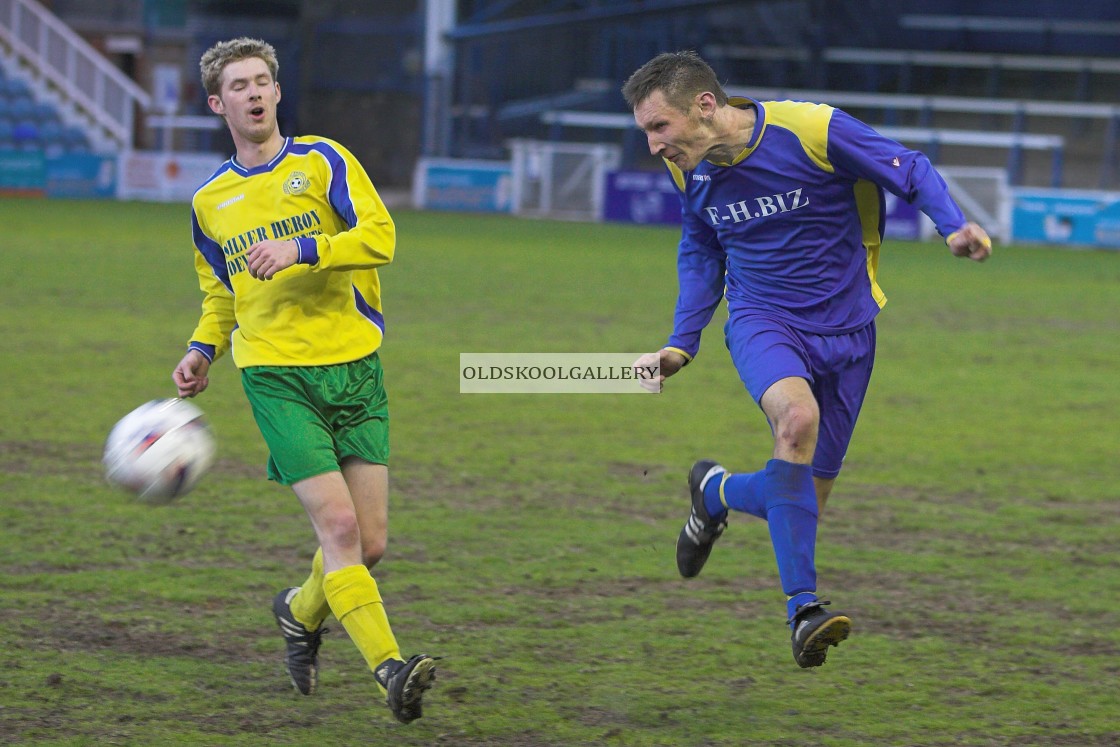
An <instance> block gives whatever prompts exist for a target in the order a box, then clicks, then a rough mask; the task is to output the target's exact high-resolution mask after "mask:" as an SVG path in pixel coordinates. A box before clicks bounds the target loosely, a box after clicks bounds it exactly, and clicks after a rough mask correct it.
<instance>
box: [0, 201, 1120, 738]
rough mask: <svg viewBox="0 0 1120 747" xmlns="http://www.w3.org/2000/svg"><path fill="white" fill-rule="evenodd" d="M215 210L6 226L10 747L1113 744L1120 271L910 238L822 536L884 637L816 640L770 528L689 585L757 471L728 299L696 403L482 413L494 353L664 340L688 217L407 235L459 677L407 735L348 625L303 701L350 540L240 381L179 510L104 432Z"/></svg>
mask: <svg viewBox="0 0 1120 747" xmlns="http://www.w3.org/2000/svg"><path fill="white" fill-rule="evenodd" d="M188 215H189V214H188V211H187V209H186V208H185V207H184V206H182V205H171V206H167V205H149V204H116V203H97V202H63V201H53V202H46V201H22V200H15V199H5V200H3V201H2V202H0V225H3V226H4V227H5V234H6V240H5V242H4V244H5V249H4V261H3V266H4V268H5V269H4V271H3V276H4V280H5V282H4V300H3V307H4V313H3V315H2V316H0V330H2V335H3V340H4V348H5V349H4V353H3V356H2V357H0V382H2V386H3V389H2V390H0V391H3V395H2V397H0V568H2V570H3V575H2V577H0V611H2V612H0V621H2V629H3V630H4V631H5V636H4V641H5V643H4V647H3V649H2V651H0V662H2V664H3V666H0V743H4V744H35V745H87V744H118V745H152V744H160V743H162V744H175V745H179V744H192V745H252V746H254V747H255V746H257V745H264V744H277V745H281V744H282V745H351V744H376V743H391V744H395V745H405V746H407V745H430V744H443V745H509V746H513V747H531V746H532V747H536V746H541V747H549V746H566V745H634V746H637V747H645V746H646V745H686V746H689V747H691V746H694V745H802V744H818V745H835V746H838V747H839V746H844V747H866V746H867V745H900V746H902V745H913V746H921V747H926V746H931V747H932V746H935V745H946V746H947V745H983V746H989V745H1008V746H1010V745H1017V746H1018V745H1070V746H1073V745H1077V746H1080V747H1103V746H1104V745H1114V744H1116V743H1117V742H1118V741H1120V719H1118V717H1117V713H1118V711H1117V709H1116V706H1115V702H1114V695H1115V694H1114V690H1115V688H1114V686H1113V683H1115V681H1116V679H1117V677H1118V675H1120V664H1118V661H1120V633H1118V632H1117V631H1118V629H1120V613H1118V610H1117V602H1116V600H1117V599H1118V598H1120V573H1118V571H1120V558H1118V553H1117V541H1116V537H1117V536H1118V532H1120V502H1118V501H1117V500H1116V499H1117V487H1116V485H1117V468H1116V463H1117V455H1118V453H1120V437H1118V436H1117V430H1116V423H1117V415H1118V413H1120V386H1118V385H1117V381H1118V378H1117V371H1120V254H1117V253H1109V252H1095V251H1070V250H1055V249H1037V248H1020V247H998V248H997V252H996V255H995V257H994V258H993V259H992V260H991V261H990V262H989V263H987V264H986V265H983V266H976V265H974V264H972V263H968V262H962V261H958V260H954V259H953V258H951V257H950V256H949V255H948V252H947V251H946V250H944V249H943V248H941V247H939V246H932V245H922V244H908V243H901V242H890V243H888V245H887V246H886V247H885V248H884V252H883V258H882V263H881V281H882V285H883V287H884V289H885V290H886V292H887V295H888V297H889V298H890V303H889V304H888V306H887V308H886V310H885V311H884V313H883V314H882V315H881V316H880V322H879V341H880V342H879V355H878V363H877V370H876V372H875V375H874V377H873V380H872V386H871V392H870V394H869V398H868V402H867V405H866V406H865V409H864V413H863V415H862V417H861V422H860V425H859V428H858V429H857V433H856V437H855V440H854V443H853V445H852V448H851V450H850V452H849V455H848V460H847V463H846V467H845V471H844V473H843V474H842V475H841V478H840V481H839V482H838V484H837V487H836V490H835V491H834V493H833V496H832V499H831V500H830V502H829V509H828V511H827V513H826V515H825V519H824V521H823V523H822V526H821V529H820V539H819V544H818V569H819V575H820V581H821V590H822V592H823V593H824V594H825V595H826V596H829V597H831V598H832V599H833V601H834V604H835V607H836V608H838V609H841V610H843V611H845V612H847V613H848V614H849V615H850V616H851V617H852V619H853V624H854V629H853V634H852V637H851V638H850V639H849V640H848V641H847V642H845V643H844V644H843V645H842V646H840V647H839V648H838V649H833V650H832V651H831V652H830V653H829V657H828V663H827V664H826V665H825V666H824V667H822V668H820V669H817V670H800V669H798V668H797V667H796V665H795V664H794V663H793V659H792V657H791V655H790V650H789V642H788V631H787V630H786V628H785V627H784V625H783V621H784V620H783V618H784V603H783V598H782V595H781V591H780V589H779V588H778V586H777V573H776V569H775V567H774V561H773V557H772V554H771V551H770V547H769V539H768V536H767V533H766V528H765V526H763V525H762V524H761V523H760V522H758V521H755V520H748V519H744V518H743V517H741V516H735V517H733V518H732V524H731V526H730V528H729V529H728V531H727V533H726V535H725V536H724V538H723V539H722V540H721V541H720V544H719V546H718V547H717V549H716V550H715V552H714V553H713V556H712V559H711V560H710V561H709V563H708V566H707V567H706V568H705V570H704V573H703V575H702V576H700V577H699V578H697V579H693V580H690V581H685V580H683V579H680V578H679V577H678V576H677V574H676V569H675V566H674V562H673V545H674V542H675V539H676V535H677V532H678V530H679V528H680V524H681V522H682V521H683V519H684V518H685V515H686V512H687V505H688V504H687V497H686V495H685V485H684V483H685V474H686V472H687V469H688V467H689V466H690V465H691V463H692V462H693V461H694V460H695V459H697V458H700V457H708V456H710V457H713V458H717V459H720V460H721V461H723V462H724V463H725V464H727V465H728V466H729V467H731V468H732V469H757V468H758V467H759V466H761V465H762V464H763V463H764V461H765V459H766V458H767V456H768V454H769V449H770V436H769V432H768V430H767V428H766V425H765V423H764V421H763V418H762V416H761V414H760V413H759V412H758V411H757V409H756V408H755V407H754V405H753V403H752V402H751V401H750V399H749V397H748V396H747V395H746V393H745V392H744V391H743V389H742V386H741V384H740V383H739V382H738V379H737V376H736V374H735V372H734V370H733V368H732V367H731V365H730V362H729V361H728V359H727V354H726V351H725V350H724V349H723V345H722V336H721V329H720V323H719V322H720V318H721V316H722V312H717V316H716V322H714V323H713V325H712V326H711V327H710V328H709V330H708V332H707V333H706V336H705V341H704V347H703V349H702V351H701V354H700V356H699V357H698V359H697V360H696V362H695V363H694V364H693V365H691V366H689V367H688V369H686V370H685V371H684V372H682V373H681V375H679V376H678V377H676V378H674V379H672V380H671V381H670V382H669V386H668V387H667V390H666V392H665V394H663V395H662V396H659V397H648V396H611V395H581V396H576V395H552V396H547V395H506V396H500V395H460V394H459V393H458V370H457V366H458V356H459V353H461V352H628V351H642V350H647V349H655V348H656V347H658V346H659V345H661V344H662V343H663V342H664V339H665V336H666V335H667V334H668V332H669V325H670V323H671V319H672V306H673V302H674V300H675V295H676V279H675V244H676V237H675V232H674V231H673V230H671V229H651V228H640V227H630V226H603V225H583V224H566V223H551V222H532V221H523V220H518V219H513V218H509V217H487V216H467V215H449V214H423V213H410V212H400V213H398V214H397V215H396V216H395V217H396V219H397V222H398V228H399V234H400V241H399V249H398V255H397V256H398V258H397V260H396V262H395V263H394V264H393V265H392V266H391V267H389V268H387V269H385V270H384V271H383V273H382V282H383V286H384V293H385V313H386V319H387V323H388V338H387V342H386V346H385V348H384V349H383V358H384V362H385V368H386V381H387V386H388V389H389V396H390V403H391V408H392V418H393V464H392V478H393V496H392V499H391V521H390V542H389V552H388V554H387V556H386V558H385V560H384V561H383V562H382V564H381V566H379V567H378V569H377V570H376V575H377V577H378V579H379V583H380V585H381V589H382V592H383V594H384V595H385V598H386V602H387V604H388V608H389V611H390V615H391V619H392V621H393V624H394V628H395V630H396V633H397V635H398V638H399V639H400V641H401V644H402V647H403V649H404V650H405V652H406V653H413V652H416V651H427V652H429V653H432V654H436V655H441V656H443V657H444V659H443V662H442V669H441V672H440V679H439V682H438V683H437V686H436V688H435V689H434V690H432V691H431V692H430V693H429V695H428V697H427V698H426V699H425V717H424V718H423V719H421V720H420V721H417V722H416V723H414V724H411V725H409V726H401V725H399V724H396V723H395V722H393V721H392V720H391V717H390V716H389V713H388V711H387V709H385V708H384V707H383V706H382V705H381V704H380V700H379V698H378V697H377V696H376V692H375V688H374V686H373V682H372V678H371V676H370V674H369V672H368V671H367V670H366V669H365V667H364V664H363V663H362V661H361V658H360V656H359V654H358V652H357V650H356V649H354V647H353V646H352V645H351V644H350V643H349V641H348V640H346V636H345V633H344V632H343V631H342V629H341V626H340V625H338V624H337V623H335V622H333V621H332V622H331V623H328V624H329V625H330V626H331V627H332V628H333V632H332V633H331V634H330V635H328V636H327V640H326V642H325V644H324V647H323V650H322V672H321V685H320V691H319V693H318V694H317V695H316V696H315V697H312V698H301V697H299V696H297V695H295V694H294V693H293V692H292V690H291V687H290V685H289V683H288V682H287V678H286V676H285V675H284V674H283V671H282V667H281V663H280V660H281V657H282V653H283V646H282V642H281V640H280V638H279V635H278V634H277V632H276V630H275V625H274V622H273V620H272V617H271V614H270V611H269V602H270V600H271V597H272V595H273V594H274V593H275V591H276V590H277V589H279V588H282V587H284V586H287V585H291V584H294V583H299V582H300V581H302V579H303V577H304V575H305V572H306V568H307V564H308V563H309V561H310V556H311V552H312V551H313V550H314V538H313V535H312V533H311V530H310V527H309V526H308V522H307V520H306V518H305V517H304V515H303V513H302V511H301V509H300V508H299V506H298V504H297V502H296V500H295V498H294V497H293V496H292V495H291V494H290V492H289V491H288V490H286V489H283V488H280V487H278V486H276V485H274V484H270V483H268V482H267V481H266V480H265V479H264V476H263V465H264V460H265V456H266V455H265V451H264V447H263V444H262V443H261V440H260V437H259V435H258V434H257V432H256V429H255V426H254V425H253V423H252V419H251V416H250V414H249V410H248V406H247V405H246V403H245V401H244V395H243V394H242V392H241V390H240V384H239V382H238V379H237V375H236V372H235V371H234V369H233V367H232V365H231V363H230V361H228V360H222V361H221V362H220V363H219V364H217V365H216V366H215V367H214V370H213V372H212V377H211V387H210V389H209V390H208V391H207V392H206V393H205V394H204V395H203V396H202V397H200V398H199V399H198V400H196V402H197V403H198V404H199V405H200V406H201V407H202V408H203V409H204V410H206V412H207V413H208V415H209V417H210V420H211V422H212V424H213V426H214V429H215V431H216V434H217V437H218V439H219V443H220V448H221V458H220V461H219V462H218V464H217V466H216V468H215V469H214V471H213V472H212V473H211V474H210V475H208V476H207V477H206V478H205V479H204V480H203V482H202V483H201V485H200V486H199V487H198V488H197V489H196V491H195V492H193V493H192V494H190V495H189V496H187V497H185V498H184V499H182V500H180V501H179V502H177V503H175V504H173V505H171V506H168V507H164V508H152V507H147V506H143V505H139V504H136V503H134V502H133V501H131V500H130V499H129V498H128V497H127V496H125V495H123V494H121V493H118V492H115V491H114V490H112V489H111V488H109V487H108V486H107V485H105V483H104V482H103V479H102V476H101V468H100V465H99V459H100V453H101V447H102V444H103V442H104V438H105V436H106V434H107V433H108V431H109V428H110V427H111V426H112V424H113V423H114V422H115V421H116V420H117V419H118V418H119V417H121V416H122V415H123V414H124V413H126V412H127V411H129V410H130V409H132V408H133V407H135V406H136V405H138V404H140V403H141V402H143V401H145V400H147V399H151V398H155V397H164V396H172V395H173V393H174V388H173V386H172V384H171V381H170V372H171V369H172V367H173V366H174V365H175V363H176V362H177V361H178V360H179V358H180V356H181V354H182V351H183V347H184V344H185V342H186V337H187V336H188V335H189V334H190V332H191V330H192V329H193V325H194V323H195V321H196V318H197V314H198V308H199V301H200V294H199V291H198V289H197V286H196V283H195V280H194V277H193V269H192V265H191V259H190V257H191V248H190V243H189V239H190V236H189V222H188Z"/></svg>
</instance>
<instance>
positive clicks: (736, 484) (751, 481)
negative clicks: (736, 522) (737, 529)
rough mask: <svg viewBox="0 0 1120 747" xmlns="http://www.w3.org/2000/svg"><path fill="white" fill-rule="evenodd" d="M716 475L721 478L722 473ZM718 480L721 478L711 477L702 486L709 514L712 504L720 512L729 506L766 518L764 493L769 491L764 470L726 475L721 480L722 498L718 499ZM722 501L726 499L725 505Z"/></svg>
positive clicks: (768, 482)
mask: <svg viewBox="0 0 1120 747" xmlns="http://www.w3.org/2000/svg"><path fill="white" fill-rule="evenodd" d="M716 477H719V478H723V477H724V475H717V476H716ZM720 482H721V480H717V479H715V478H712V480H710V481H709V482H708V484H707V485H705V486H704V506H705V507H707V509H708V513H709V514H711V513H712V507H713V505H714V506H715V507H716V509H717V510H718V511H720V512H723V511H725V510H727V509H728V508H730V509H732V510H734V511H742V512H743V513H748V514H750V515H751V516H757V517H758V518H760V519H765V518H766V495H767V493H768V492H769V487H770V481H769V480H768V479H767V472H766V471H765V470H763V471H762V472H744V473H742V474H737V475H732V474H728V475H726V479H725V480H722V482H723V500H720V495H719V488H720V485H719V483H720ZM713 499H714V500H713ZM723 501H727V504H726V506H725V505H724V502H723ZM712 515H713V516H714V514H712Z"/></svg>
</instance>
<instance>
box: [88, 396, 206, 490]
mask: <svg viewBox="0 0 1120 747" xmlns="http://www.w3.org/2000/svg"><path fill="white" fill-rule="evenodd" d="M214 451H215V444H214V435H213V433H212V432H211V431H210V426H209V425H208V424H207V423H206V419H205V417H204V416H203V414H202V410H200V409H198V408H197V407H195V406H194V405H192V404H191V403H189V402H187V401H186V400H182V399H156V400H152V401H151V402H145V403H144V404H142V405H140V406H139V407H137V408H136V409H135V410H133V411H132V412H130V413H128V414H127V415H125V416H124V417H123V418H121V419H120V421H119V422H118V423H117V424H116V425H114V426H113V430H112V431H110V432H109V438H108V439H107V440H106V442H105V454H104V456H103V457H102V460H101V461H102V464H104V465H105V477H106V479H108V481H109V482H110V483H112V484H113V485H116V486H118V487H122V488H124V489H126V490H128V491H130V492H132V493H135V494H136V495H137V496H138V497H139V498H140V499H141V500H143V501H145V502H147V503H168V502H170V501H172V500H174V499H175V498H178V497H179V496H181V495H185V494H186V493H187V492H189V491H190V490H191V488H193V487H194V486H195V484H196V483H197V482H198V480H199V478H201V477H202V476H203V475H204V474H206V472H207V470H209V469H210V466H211V465H212V464H213V463H214Z"/></svg>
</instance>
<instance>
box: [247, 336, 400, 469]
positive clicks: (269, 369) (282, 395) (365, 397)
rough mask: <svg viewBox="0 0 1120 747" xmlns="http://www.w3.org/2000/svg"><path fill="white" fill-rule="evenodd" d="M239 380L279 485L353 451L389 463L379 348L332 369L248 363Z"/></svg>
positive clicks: (337, 461) (386, 408)
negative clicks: (377, 350) (265, 445)
mask: <svg viewBox="0 0 1120 747" xmlns="http://www.w3.org/2000/svg"><path fill="white" fill-rule="evenodd" d="M241 385H242V386H243V387H244V388H245V396H247V397H248V398H249V404H250V406H251V407H252V408H253V417H254V418H255V419H256V421H257V427H258V428H260V431H261V435H262V436H264V441H265V443H266V444H267V445H268V451H269V456H268V477H269V479H270V480H275V481H276V482H278V483H281V484H282V485H291V484H292V483H295V482H299V481H300V480H305V479H307V478H308V477H314V476H315V475H321V474H323V473H325V472H335V471H337V470H338V469H339V465H340V464H341V462H342V460H343V459H344V458H346V457H348V456H356V457H359V458H360V459H364V460H365V461H367V462H372V463H373V464H386V465H387V464H388V463H389V400H388V397H387V396H386V395H385V386H384V382H383V373H382V369H381V359H380V358H379V357H378V355H377V353H376V352H374V353H372V354H371V355H368V356H366V357H365V358H362V359H361V360H356V361H353V362H352V363H339V364H337V365H334V366H251V367H249V368H245V369H242V371H241Z"/></svg>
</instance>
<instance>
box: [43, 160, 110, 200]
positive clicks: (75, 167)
mask: <svg viewBox="0 0 1120 747" xmlns="http://www.w3.org/2000/svg"><path fill="white" fill-rule="evenodd" d="M46 187H47V196H48V197H96V198H100V199H109V198H112V197H115V196H116V194H117V159H116V157H114V156H101V155H97V154H94V153H70V154H67V155H65V156H54V157H48V158H47V163H46Z"/></svg>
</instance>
